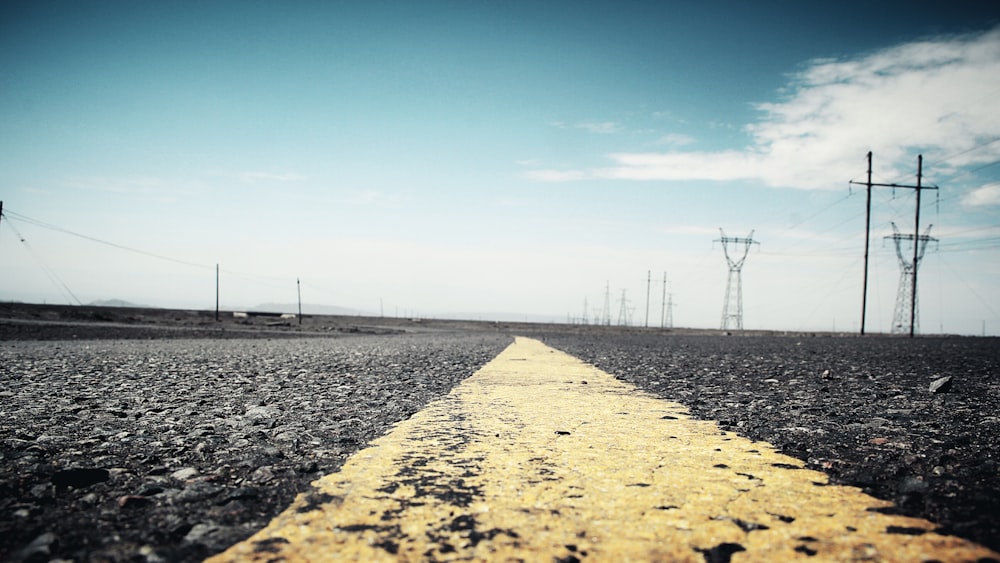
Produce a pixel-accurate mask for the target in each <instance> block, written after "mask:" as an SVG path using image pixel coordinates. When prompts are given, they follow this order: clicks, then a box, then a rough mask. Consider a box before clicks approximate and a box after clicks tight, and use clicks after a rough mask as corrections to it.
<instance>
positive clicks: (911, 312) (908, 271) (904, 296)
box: [885, 223, 937, 334]
mask: <svg viewBox="0 0 1000 563" xmlns="http://www.w3.org/2000/svg"><path fill="white" fill-rule="evenodd" d="M931 227H933V225H928V226H927V230H926V231H924V234H922V235H920V236H919V237H917V236H915V235H910V234H906V235H904V234H900V232H899V229H898V228H896V223H893V224H892V232H893V234H892V235H889V236H887V237H885V238H887V239H892V240H893V242H895V243H896V256H897V257H898V258H899V290H898V291H897V292H896V307H895V310H894V311H893V314H892V334H905V333H910V334H913V333H915V332H917V331H918V328H919V327H920V322H919V308H918V300H917V285H916V276H915V275H914V274H915V273H916V270H917V268H918V267H919V266H920V261H921V260H923V258H924V251H926V250H927V243H928V242H930V241H932V240H933V241H937V239H936V238H934V237H932V236H930V232H931ZM914 238H916V239H917V240H913V239H914ZM901 240H909V241H913V244H916V245H919V247H917V248H914V250H915V252H914V256H915V260H914V259H910V260H907V259H906V257H905V256H903V250H902V248H900V244H899V241H901Z"/></svg>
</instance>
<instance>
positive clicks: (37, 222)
mask: <svg viewBox="0 0 1000 563" xmlns="http://www.w3.org/2000/svg"><path fill="white" fill-rule="evenodd" d="M4 215H5V216H6V217H7V218H8V219H10V218H11V216H13V217H16V218H17V219H18V221H22V222H24V223H28V224H30V225H35V226H36V227H42V228H43V229H49V230H51V231H56V232H60V233H65V234H67V235H72V236H75V237H78V238H81V239H84V240H89V241H91V242H96V243H99V244H103V245H105V246H110V247H112V248H117V249H119V250H127V251H128V252H134V253H136V254H142V255H143V256H149V257H151V258H157V259H160V260H166V261H168V262H174V263H175V264H183V265H185V266H192V267H195V268H203V269H206V270H210V269H213V268H214V267H215V266H206V265H205V264H197V263H194V262H188V261H186V260H178V259H176V258H171V257H169V256H163V255H162V254H156V253H154V252H148V251H146V250H140V249H138V248H132V247H130V246H125V245H123V244H118V243H116V242H111V241H107V240H104V239H99V238H97V237H92V236H90V235H84V234H81V233H77V232H75V231H71V230H69V229H64V228H62V227H58V226H56V225H52V224H50V223H46V222H44V221H40V220H38V219H33V218H31V217H28V216H27V215H22V214H20V213H15V212H9V213H8V212H6V211H5V212H4Z"/></svg>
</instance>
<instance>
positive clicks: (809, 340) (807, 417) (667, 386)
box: [540, 332, 1000, 551]
mask: <svg viewBox="0 0 1000 563" xmlns="http://www.w3.org/2000/svg"><path fill="white" fill-rule="evenodd" d="M540 336H542V337H543V339H544V340H545V341H546V343H547V344H549V345H550V346H553V347H555V348H558V349H560V350H562V351H564V352H567V353H569V354H572V355H575V356H577V357H579V358H581V359H583V360H584V361H587V362H589V363H591V364H594V365H596V366H597V367H599V368H601V369H602V370H604V371H607V372H609V373H611V374H613V375H615V376H616V377H618V378H620V379H622V380H625V381H628V382H630V383H632V384H634V385H636V386H637V387H639V388H641V389H643V390H645V391H648V392H650V393H653V394H655V395H658V396H660V397H663V398H665V399H669V400H673V401H677V402H679V403H682V404H684V405H686V406H687V407H688V408H689V409H690V411H691V414H692V415H694V416H696V417H698V418H703V419H710V420H716V421H718V422H719V424H720V425H721V426H722V428H723V429H725V430H730V431H733V432H737V433H739V434H742V435H744V436H746V437H749V438H751V439H754V440H762V441H766V442H769V443H771V444H774V445H775V446H777V447H778V448H780V449H781V450H782V451H783V452H784V453H786V454H788V455H791V456H794V457H796V458H798V459H801V460H803V461H805V462H806V463H807V465H808V467H809V468H811V469H815V470H818V471H823V472H825V473H827V474H828V475H829V476H830V480H831V482H832V483H835V484H845V485H852V486H856V487H859V488H861V489H863V490H864V491H865V492H867V493H869V494H871V495H873V496H875V497H878V498H881V499H885V500H889V501H892V502H894V503H895V504H896V505H897V506H896V508H893V509H891V511H892V512H894V513H898V514H905V515H908V516H914V517H920V518H925V519H928V520H930V521H932V522H935V523H937V524H939V525H940V526H941V529H940V532H941V533H944V534H953V535H957V536H961V537H964V538H966V539H970V540H972V541H975V542H977V543H980V544H982V545H985V546H986V547H989V548H991V549H993V550H994V551H1000V339H997V338H965V337H927V336H925V337H920V338H916V339H908V338H896V337H888V336H873V337H865V338H858V337H853V336H851V337H817V336H809V335H798V336H718V335H714V336H707V335H706V336H693V335H668V336H664V335H662V334H657V335H650V334H648V333H647V334H643V333H640V332H633V333H632V334H619V335H614V334H600V335H594V334H566V333H549V334H542V335H540ZM945 378H950V379H945ZM942 381H944V382H943V383H942ZM934 382H939V383H938V386H939V387H938V388H937V390H936V392H935V391H932V390H931V384H932V383H934Z"/></svg>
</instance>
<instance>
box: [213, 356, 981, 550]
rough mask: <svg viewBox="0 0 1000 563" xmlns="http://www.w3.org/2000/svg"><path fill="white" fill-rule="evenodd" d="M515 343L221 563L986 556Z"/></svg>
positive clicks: (631, 390) (790, 461) (562, 359)
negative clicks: (883, 511) (238, 562)
mask: <svg viewBox="0 0 1000 563" xmlns="http://www.w3.org/2000/svg"><path fill="white" fill-rule="evenodd" d="M686 413H687V409H686V408H685V407H684V406H683V405H681V404H678V403H672V402H668V401H664V400H662V399H658V398H656V397H653V396H652V395H648V394H646V393H643V392H642V391H639V390H637V389H636V388H635V387H633V386H631V385H628V384H626V383H623V382H620V381H618V380H616V379H615V378H613V377H612V376H610V375H608V374H606V373H604V372H602V371H600V370H598V369H596V368H594V367H593V366H590V365H588V364H585V363H583V362H581V361H580V360H578V359H576V358H574V357H572V356H569V355H567V354H563V353H562V352H559V351H557V350H554V349H552V348H549V347H547V346H545V345H544V344H542V343H540V342H538V341H535V340H530V339H525V338H518V339H517V340H516V341H515V342H514V344H512V345H511V346H510V347H508V348H507V349H506V350H504V351H503V352H502V353H501V354H500V355H499V356H497V357H496V358H495V359H494V360H493V361H491V362H490V363H488V364H486V365H485V366H483V368H482V369H481V370H479V371H478V372H477V373H476V374H475V375H473V376H472V377H469V378H468V379H466V380H465V381H463V382H462V383H461V384H459V385H458V386H456V387H455V388H454V389H453V390H452V391H451V393H449V394H448V395H447V396H445V397H443V398H442V399H439V400H437V401H435V402H433V403H431V404H430V405H428V406H427V407H426V408H425V409H424V410H422V411H420V412H419V413H417V414H415V415H414V416H413V417H411V418H410V419H408V420H405V421H403V422H401V423H399V424H397V425H396V426H395V428H394V429H393V430H392V432H390V433H389V434H387V435H385V436H383V437H381V438H379V439H377V440H375V441H373V442H372V443H371V445H370V447H368V448H366V449H364V450H362V451H359V452H358V453H356V454H355V455H354V456H352V457H351V458H350V459H349V460H348V461H347V462H346V463H345V464H344V466H343V467H342V468H341V471H339V472H338V473H334V474H331V475H328V476H326V477H323V478H322V479H319V480H318V481H316V482H314V483H313V487H314V489H313V490H312V491H310V492H307V493H305V494H302V495H299V497H298V498H297V499H296V500H295V502H294V503H293V504H292V506H291V507H290V508H289V509H288V510H286V511H285V512H284V513H282V514H280V515H279V516H278V517H277V518H275V519H274V520H273V521H272V522H271V524H270V525H269V526H268V527H266V528H265V529H263V530H261V531H260V532H258V533H257V534H255V535H254V536H252V537H250V538H249V539H247V540H246V541H244V542H242V543H240V544H237V545H235V546H233V547H231V548H230V549H229V550H228V551H226V552H224V553H222V554H220V555H218V556H216V557H214V558H212V559H210V561H218V562H221V561H248V560H252V561H277V560H282V561H317V560H355V561H415V560H470V559H471V560H491V561H494V560H527V561H543V560H547V561H576V560H603V561H609V560H614V561H629V560H631V561H656V560H660V561H698V562H703V561H729V560H730V557H731V558H732V560H733V561H741V560H745V561H780V560H788V559H803V560H806V559H808V560H813V561H821V560H827V561H843V560H866V561H926V560H932V559H937V560H941V561H961V560H968V561H975V560H977V559H980V558H987V557H992V558H995V559H1000V554H997V553H994V552H992V551H990V550H988V549H986V548H984V547H982V546H979V545H977V544H974V543H971V542H968V541H966V540H963V539H959V538H956V537H953V536H943V535H939V534H936V533H934V532H933V530H934V528H935V526H934V524H932V523H930V522H928V521H926V520H920V519H915V518H907V517H902V516H892V515H887V514H883V513H881V512H877V511H874V510H873V509H879V508H885V507H888V506H891V505H890V503H887V502H884V501H880V500H877V499H875V498H872V497H870V496H867V495H865V494H863V493H862V492H861V491H860V490H859V489H856V488H853V487H842V486H833V485H829V484H828V482H827V477H826V475H824V474H823V473H820V472H816V471H812V470H808V469H804V468H803V467H802V462H800V461H799V460H796V459H794V458H791V457H788V456H785V455H782V454H780V453H777V452H776V451H775V449H774V447H773V446H771V445H769V444H767V443H763V442H753V441H751V440H748V439H746V438H742V437H740V436H738V435H736V434H733V433H731V432H724V431H722V430H720V429H719V427H718V426H717V425H716V423H714V422H712V421H699V420H693V419H691V418H690V417H689V416H687V414H686Z"/></svg>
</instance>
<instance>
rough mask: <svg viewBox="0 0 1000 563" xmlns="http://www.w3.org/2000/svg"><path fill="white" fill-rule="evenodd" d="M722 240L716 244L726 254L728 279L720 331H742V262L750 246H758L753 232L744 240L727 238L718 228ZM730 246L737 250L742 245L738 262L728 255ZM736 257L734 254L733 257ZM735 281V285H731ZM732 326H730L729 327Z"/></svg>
mask: <svg viewBox="0 0 1000 563" xmlns="http://www.w3.org/2000/svg"><path fill="white" fill-rule="evenodd" d="M719 232H720V233H721V234H722V238H720V239H719V240H717V241H716V242H721V243H722V251H723V252H724V253H725V254H726V262H727V263H728V264H729V277H728V278H726V300H725V301H724V302H723V304H722V326H721V328H722V330H728V329H729V328H734V329H736V330H743V275H742V268H743V262H745V261H746V259H747V253H748V252H750V245H752V244H760V243H759V242H757V241H755V240H753V231H750V235H749V236H747V237H746V238H741V237H727V236H726V232H725V231H723V230H722V228H721V227H720V228H719ZM730 244H732V245H734V246H735V247H736V249H737V250H738V248H739V245H741V244H742V245H743V255H742V256H740V257H739V259H738V260H734V259H733V258H732V257H731V256H730V255H729V245H730ZM736 255H738V252H737V253H734V256H736ZM734 281H735V283H733V282H734ZM731 325H732V326H731Z"/></svg>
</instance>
